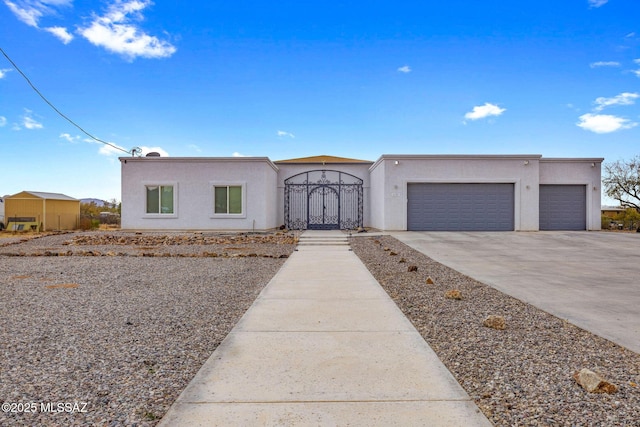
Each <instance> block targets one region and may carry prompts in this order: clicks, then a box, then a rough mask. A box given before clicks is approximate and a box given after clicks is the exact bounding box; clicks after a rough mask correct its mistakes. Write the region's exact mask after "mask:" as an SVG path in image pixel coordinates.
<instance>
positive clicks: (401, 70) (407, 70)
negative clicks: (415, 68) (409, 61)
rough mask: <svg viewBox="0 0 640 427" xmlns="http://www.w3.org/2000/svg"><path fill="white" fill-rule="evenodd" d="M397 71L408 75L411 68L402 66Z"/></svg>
mask: <svg viewBox="0 0 640 427" xmlns="http://www.w3.org/2000/svg"><path fill="white" fill-rule="evenodd" d="M398 71H399V72H401V73H410V72H411V67H409V66H408V65H403V66H402V67H400V68H398Z"/></svg>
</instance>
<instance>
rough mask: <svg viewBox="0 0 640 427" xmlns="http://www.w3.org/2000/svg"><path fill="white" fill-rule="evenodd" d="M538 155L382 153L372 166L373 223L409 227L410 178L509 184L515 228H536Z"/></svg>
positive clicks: (440, 181)
mask: <svg viewBox="0 0 640 427" xmlns="http://www.w3.org/2000/svg"><path fill="white" fill-rule="evenodd" d="M540 157H541V156H540V155H537V154H536V155H533V154H532V155H504V156H492V155H476V156H466V155H456V156H454V155H451V156H449V155H383V156H382V157H380V159H379V160H378V161H377V162H376V163H375V164H374V165H373V166H372V167H371V176H372V182H375V186H376V188H375V190H374V191H373V194H372V201H373V202H374V203H376V205H382V206H384V207H383V208H382V209H379V208H376V209H372V212H373V213H374V216H373V218H372V221H371V223H372V224H373V225H374V227H376V228H380V229H383V230H406V229H407V184H408V183H420V182H430V183H512V184H514V190H515V195H514V196H515V197H514V201H515V207H514V227H515V230H518V231H533V230H538V216H539V210H538V177H539V159H540Z"/></svg>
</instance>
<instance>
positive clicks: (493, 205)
mask: <svg viewBox="0 0 640 427" xmlns="http://www.w3.org/2000/svg"><path fill="white" fill-rule="evenodd" d="M407 199H408V201H407V230H416V231H417V230H424V231H512V230H513V229H514V225H513V224H514V223H513V221H514V220H513V217H514V214H513V206H514V191H513V184H496V183H491V184H488V183H487V184H484V183H483V184H434V183H415V184H408V186H407Z"/></svg>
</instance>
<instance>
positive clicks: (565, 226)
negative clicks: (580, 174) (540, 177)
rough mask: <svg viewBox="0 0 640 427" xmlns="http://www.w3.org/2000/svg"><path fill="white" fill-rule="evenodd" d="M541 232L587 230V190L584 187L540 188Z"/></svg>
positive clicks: (542, 186)
mask: <svg viewBox="0 0 640 427" xmlns="http://www.w3.org/2000/svg"><path fill="white" fill-rule="evenodd" d="M539 205H540V230H586V229H587V189H586V186H584V185H541V186H540V203H539Z"/></svg>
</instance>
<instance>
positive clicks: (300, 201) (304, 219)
mask: <svg viewBox="0 0 640 427" xmlns="http://www.w3.org/2000/svg"><path fill="white" fill-rule="evenodd" d="M362 198H363V197H362V179H360V178H358V177H357V176H354V175H351V174H348V173H345V172H340V171H335V170H313V171H309V172H303V173H300V174H297V175H294V176H291V177H289V178H287V179H286V180H285V181H284V216H285V226H286V227H287V228H288V229H290V230H307V229H308V230H338V229H340V230H351V229H356V228H358V227H362V222H363V221H362V216H363V215H362V213H363V212H362V211H363V200H362Z"/></svg>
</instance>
